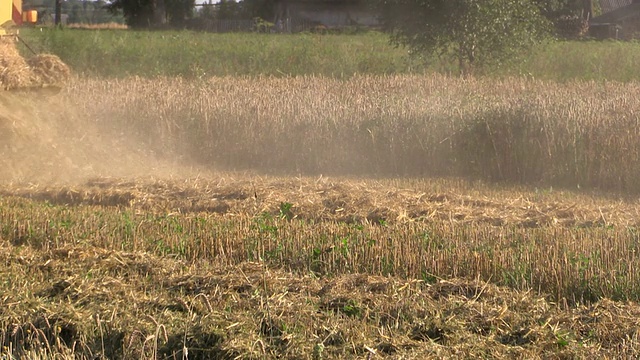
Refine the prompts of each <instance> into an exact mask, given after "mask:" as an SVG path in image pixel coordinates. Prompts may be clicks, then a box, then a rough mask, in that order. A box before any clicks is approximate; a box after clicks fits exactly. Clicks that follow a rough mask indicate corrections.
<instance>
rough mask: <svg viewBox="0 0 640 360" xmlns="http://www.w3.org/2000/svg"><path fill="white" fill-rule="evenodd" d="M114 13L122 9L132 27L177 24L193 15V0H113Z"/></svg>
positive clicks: (110, 7)
mask: <svg viewBox="0 0 640 360" xmlns="http://www.w3.org/2000/svg"><path fill="white" fill-rule="evenodd" d="M108 8H109V10H111V11H112V12H114V13H117V12H119V11H122V13H123V15H124V18H125V21H126V23H127V25H129V26H130V27H132V28H144V27H158V26H162V25H164V24H165V23H167V22H169V23H170V24H172V25H176V26H179V25H181V24H182V23H184V21H185V20H186V19H188V18H191V17H192V16H193V12H194V8H195V0H113V1H112V2H111V3H110V4H109V5H108Z"/></svg>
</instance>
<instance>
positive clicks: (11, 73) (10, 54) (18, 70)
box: [0, 39, 33, 90]
mask: <svg viewBox="0 0 640 360" xmlns="http://www.w3.org/2000/svg"><path fill="white" fill-rule="evenodd" d="M32 84H33V74H32V73H31V71H30V69H29V65H28V64H27V62H26V61H25V60H24V59H23V58H22V56H20V54H19V53H18V49H16V47H15V44H14V41H13V40H10V39H0V88H2V89H3V90H10V89H16V88H20V87H27V86H30V85H32Z"/></svg>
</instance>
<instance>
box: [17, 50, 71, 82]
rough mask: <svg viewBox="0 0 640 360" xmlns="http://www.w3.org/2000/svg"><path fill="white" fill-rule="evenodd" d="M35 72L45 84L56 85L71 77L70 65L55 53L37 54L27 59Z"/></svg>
mask: <svg viewBox="0 0 640 360" xmlns="http://www.w3.org/2000/svg"><path fill="white" fill-rule="evenodd" d="M27 64H29V67H31V69H32V71H33V73H34V74H35V75H36V76H38V77H39V78H40V80H41V84H43V85H54V84H60V83H62V82H65V81H66V80H67V79H69V76H70V74H71V71H70V70H69V67H68V66H67V65H66V64H65V63H64V62H62V60H60V58H59V57H57V56H55V55H49V54H43V55H36V56H34V57H32V58H30V59H28V60H27Z"/></svg>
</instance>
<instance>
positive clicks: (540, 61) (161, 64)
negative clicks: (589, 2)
mask: <svg viewBox="0 0 640 360" xmlns="http://www.w3.org/2000/svg"><path fill="white" fill-rule="evenodd" d="M21 34H22V37H23V38H24V39H25V40H26V41H27V42H28V43H29V44H30V45H31V46H32V47H33V48H34V49H36V50H37V51H39V52H51V53H54V54H57V55H59V56H60V57H61V58H62V59H63V60H64V61H65V62H67V63H68V64H69V65H70V66H71V67H72V68H73V69H74V70H75V71H76V72H77V73H79V74H86V75H100V76H110V77H113V76H118V77H121V76H126V75H140V76H147V77H153V76H158V75H161V76H175V75H180V76H185V77H189V78H207V77H210V76H225V75H251V76H256V75H275V76H285V75H294V76H295V75H308V74H316V75H325V76H331V77H345V76H346V77H348V76H352V75H354V74H371V75H383V74H406V73H424V72H425V71H426V72H433V71H435V72H439V73H443V74H448V73H456V72H457V69H456V68H455V66H454V64H452V63H451V62H449V61H447V60H438V59H436V58H433V59H428V61H427V64H425V62H424V61H423V60H420V59H415V58H410V57H409V56H408V55H407V51H406V50H404V49H402V48H396V47H394V46H392V45H390V44H389V40H388V37H387V36H386V35H384V34H382V33H378V32H368V33H361V34H345V35H321V34H296V35H279V34H251V33H246V34H211V33H198V32H187V31H180V32H179V31H173V32H169V31H162V32H150V31H129V30H97V31H92V30H82V29H65V30H53V29H43V30H42V31H39V30H28V29H25V30H23V31H22V33H21ZM636 45H637V44H635V43H628V42H626V43H625V42H610V41H605V42H599V41H584V42H578V41H571V42H550V43H547V44H543V45H541V46H540V47H538V48H536V49H534V50H533V51H532V52H531V53H530V54H523V61H521V62H517V63H512V64H508V65H505V66H504V67H503V68H496V69H489V70H487V72H488V73H490V74H493V75H498V76H505V75H517V76H529V77H534V78H537V79H547V80H559V81H568V80H573V79H581V80H597V81H602V80H610V81H612V80H615V81H624V82H627V81H634V80H638V79H640V75H639V73H638V71H636V66H635V64H637V63H638V61H639V60H640V50H639V48H638V47H637V46H636ZM23 50H24V51H23V53H25V54H28V53H29V51H28V50H27V49H26V48H24V49H23Z"/></svg>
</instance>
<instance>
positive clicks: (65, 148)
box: [0, 90, 189, 184]
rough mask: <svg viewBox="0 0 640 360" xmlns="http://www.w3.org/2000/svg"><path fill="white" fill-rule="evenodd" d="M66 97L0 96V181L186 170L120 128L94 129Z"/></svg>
mask: <svg viewBox="0 0 640 360" xmlns="http://www.w3.org/2000/svg"><path fill="white" fill-rule="evenodd" d="M67 97H68V94H67V93H66V92H65V91H64V90H63V91H62V92H60V93H59V94H55V95H54V94H51V93H49V92H47V91H46V90H36V91H12V92H3V93H1V94H0V156H2V166H1V167H0V181H2V182H3V183H16V184H17V183H23V184H24V183H41V184H43V183H50V184H59V183H77V182H82V181H84V180H86V179H88V178H93V177H129V176H133V177H137V176H143V175H147V176H153V175H156V176H160V175H164V176H171V175H186V172H188V171H189V170H188V169H186V168H185V167H179V168H175V167H174V165H176V166H178V165H177V164H175V163H173V164H172V160H167V159H164V160H160V159H156V158H154V156H153V154H151V153H150V152H149V151H146V150H145V149H144V148H142V147H141V146H140V145H139V143H137V142H136V140H134V139H132V138H130V137H128V136H127V134H126V130H125V129H113V128H112V129H108V130H106V129H104V128H99V127H98V126H97V125H96V124H94V123H92V121H91V119H90V118H87V117H86V114H83V111H82V110H78V109H75V108H74V105H72V104H70V103H71V102H70V101H69V99H68V98H67ZM114 134H119V135H120V136H117V137H116V136H114Z"/></svg>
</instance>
